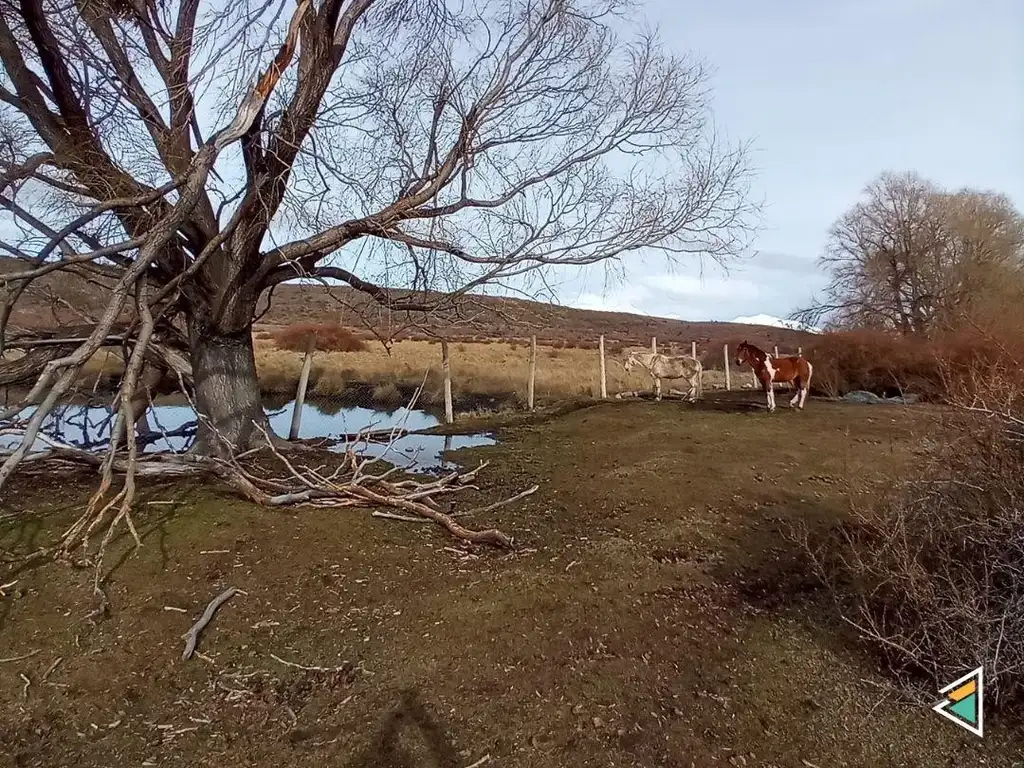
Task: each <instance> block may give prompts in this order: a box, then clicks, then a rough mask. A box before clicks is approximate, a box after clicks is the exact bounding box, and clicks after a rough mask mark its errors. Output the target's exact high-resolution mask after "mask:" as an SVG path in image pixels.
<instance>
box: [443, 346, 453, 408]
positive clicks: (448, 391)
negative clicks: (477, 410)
mask: <svg viewBox="0 0 1024 768" xmlns="http://www.w3.org/2000/svg"><path fill="white" fill-rule="evenodd" d="M441 372H442V373H443V374H444V420H445V422H447V423H448V424H451V423H452V422H453V421H455V406H454V404H453V403H452V367H451V364H450V362H449V358H448V340H447V339H441Z"/></svg>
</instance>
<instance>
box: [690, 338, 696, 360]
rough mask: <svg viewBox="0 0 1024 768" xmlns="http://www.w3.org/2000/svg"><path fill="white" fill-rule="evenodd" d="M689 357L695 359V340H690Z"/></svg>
mask: <svg viewBox="0 0 1024 768" xmlns="http://www.w3.org/2000/svg"><path fill="white" fill-rule="evenodd" d="M690 357H692V358H693V359H694V360H696V359H697V342H696V341H691V342H690Z"/></svg>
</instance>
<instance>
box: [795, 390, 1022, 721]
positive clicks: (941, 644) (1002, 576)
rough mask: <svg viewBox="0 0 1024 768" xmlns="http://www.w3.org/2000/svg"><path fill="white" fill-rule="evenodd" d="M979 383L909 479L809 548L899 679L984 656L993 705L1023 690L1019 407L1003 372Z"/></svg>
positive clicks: (850, 618) (1012, 700)
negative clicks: (982, 386) (982, 394)
mask: <svg viewBox="0 0 1024 768" xmlns="http://www.w3.org/2000/svg"><path fill="white" fill-rule="evenodd" d="M985 383H986V385H987V387H988V395H989V397H988V402H987V403H986V402H985V401H984V399H979V393H978V392H977V391H975V392H974V394H973V395H972V397H971V400H969V401H961V402H960V403H959V408H958V410H957V412H956V413H955V414H954V415H953V416H952V417H951V418H949V419H948V420H947V421H946V422H945V423H944V424H943V430H942V432H941V433H940V440H939V441H938V442H937V444H936V445H935V447H934V449H933V450H932V451H931V452H930V458H929V459H928V461H927V462H926V466H924V467H922V469H921V471H920V472H918V473H915V478H914V479H913V480H910V481H908V482H906V483H904V484H902V485H901V486H899V487H897V488H895V489H894V490H893V491H892V492H891V493H890V494H889V495H888V496H887V497H886V498H884V499H882V500H881V501H880V503H878V504H877V505H876V506H874V507H873V508H871V509H866V510H865V509H860V510H856V511H855V512H854V513H853V515H852V518H851V520H850V521H848V522H847V523H845V524H843V525H842V526H840V527H838V528H837V529H835V530H833V531H831V532H830V534H829V535H828V536H826V537H825V539H824V541H821V540H818V541H816V542H814V543H813V544H810V545H809V547H808V551H809V552H810V553H811V556H812V562H813V566H814V570H815V571H816V574H817V575H818V576H819V577H820V578H821V579H822V580H823V581H824V582H825V583H826V584H827V585H828V586H829V587H830V589H831V590H832V594H833V595H834V597H835V598H836V600H837V603H838V605H839V607H840V609H841V612H842V615H843V618H844V619H845V620H846V621H847V622H849V623H850V624H851V625H853V626H854V627H856V629H857V630H858V631H859V633H860V634H861V636H862V637H863V638H864V639H865V640H866V641H867V642H868V643H869V644H871V645H873V646H874V647H876V648H877V649H878V650H879V651H880V652H881V654H882V656H883V658H884V659H885V661H886V663H887V665H888V667H889V669H890V670H891V671H892V672H893V673H895V674H896V675H897V676H898V677H899V678H901V679H903V680H904V681H909V680H911V679H913V678H914V677H915V676H917V677H920V676H921V675H922V674H923V675H924V676H926V677H929V678H930V679H931V682H932V683H933V684H935V685H941V684H942V683H944V682H946V681H948V679H949V676H950V675H951V674H955V673H956V672H957V671H959V670H963V669H965V668H968V667H974V666H977V665H981V664H983V665H984V667H985V674H986V681H987V688H988V692H989V696H990V701H991V703H992V704H993V705H994V706H996V707H1000V706H1007V705H1012V704H1019V703H1021V702H1022V701H1024V698H1022V694H1024V419H1022V418H1021V417H1022V414H1024V411H1022V410H1020V400H1019V398H1017V397H1016V394H1015V393H1016V392H1017V391H1019V390H1018V389H1017V387H1016V384H1015V383H1014V382H1013V381H1012V380H1008V379H1005V378H999V377H995V378H990V379H988V380H987V381H986V382H985ZM997 403H998V405H996V404H997ZM1007 405H1010V406H1011V407H1009V408H1008V407H1007Z"/></svg>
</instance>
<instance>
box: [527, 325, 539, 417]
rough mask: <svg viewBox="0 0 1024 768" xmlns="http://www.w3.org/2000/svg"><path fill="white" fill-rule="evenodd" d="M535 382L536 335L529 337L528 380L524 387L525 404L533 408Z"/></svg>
mask: <svg viewBox="0 0 1024 768" xmlns="http://www.w3.org/2000/svg"><path fill="white" fill-rule="evenodd" d="M536 383H537V337H536V336H531V337H530V381H529V383H528V384H527V387H526V405H527V407H528V408H529V409H530V410H531V411H532V410H533V403H534V400H533V394H534V387H535V385H536Z"/></svg>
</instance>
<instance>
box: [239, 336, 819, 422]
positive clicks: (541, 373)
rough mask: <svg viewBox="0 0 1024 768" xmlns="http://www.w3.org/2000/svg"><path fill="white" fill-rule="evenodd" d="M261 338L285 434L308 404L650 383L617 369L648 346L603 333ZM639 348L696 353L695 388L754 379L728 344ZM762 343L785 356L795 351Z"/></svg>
mask: <svg viewBox="0 0 1024 768" xmlns="http://www.w3.org/2000/svg"><path fill="white" fill-rule="evenodd" d="M263 341H264V342H265V343H264V346H263V347H262V349H261V348H259V347H258V351H257V365H258V369H259V371H260V378H261V385H262V386H263V388H264V391H265V392H267V393H268V394H269V395H270V401H271V402H275V403H277V404H280V405H284V404H285V403H288V404H289V405H290V407H291V408H292V410H293V412H294V413H296V414H298V416H297V418H296V421H295V422H294V423H293V424H292V425H290V434H291V436H292V437H295V436H301V435H303V434H304V433H306V431H307V430H305V429H303V426H302V420H303V419H304V418H306V416H305V414H307V413H309V412H310V411H318V412H319V413H321V414H323V413H326V414H336V413H338V412H340V411H343V410H346V409H348V410H350V411H353V410H358V411H374V412H381V411H383V412H387V411H390V410H397V409H399V408H401V407H402V406H405V405H406V404H407V403H409V402H410V400H412V399H413V398H414V397H415V406H416V410H417V411H419V412H421V413H423V414H429V415H431V416H432V417H433V418H434V420H435V421H436V422H437V423H451V422H453V421H455V420H457V419H458V418H459V417H460V416H465V415H474V414H477V413H479V412H481V411H493V410H497V409H534V408H537V407H539V406H542V405H545V404H550V403H553V402H557V401H561V400H565V399H569V398H576V397H586V398H615V397H621V396H623V395H636V394H637V393H642V392H645V391H652V389H653V382H652V379H651V377H650V375H649V374H648V373H646V372H645V371H644V370H642V369H634V370H633V371H632V372H627V371H626V369H625V367H624V362H625V356H626V353H627V352H629V351H631V350H646V349H648V347H647V346H646V345H638V344H630V343H628V342H624V341H621V340H615V339H608V338H606V337H604V336H598V337H596V338H594V339H593V340H592V341H587V340H583V341H581V340H576V341H574V342H573V343H572V344H568V343H565V342H562V341H554V342H547V343H539V342H538V339H537V337H535V336H534V337H531V338H529V339H523V338H511V339H494V338H488V339H482V340H474V341H465V340H460V341H449V340H445V339H410V340H404V341H399V342H397V343H394V344H392V345H391V346H390V347H389V348H385V347H384V346H383V345H380V344H367V345H364V346H363V347H362V348H358V349H349V350H345V351H338V350H330V349H322V348H321V346H328V345H327V344H323V345H322V344H321V343H320V341H319V340H314V339H313V338H312V337H309V338H307V339H306V341H305V349H304V350H302V351H299V350H297V349H294V346H296V345H293V348H292V349H282V348H281V347H279V346H276V345H275V342H274V341H273V340H271V339H270V338H269V337H267V338H264V339H263ZM649 348H650V349H651V350H653V351H657V352H661V353H663V354H666V355H670V356H688V357H695V358H696V359H698V360H700V361H701V363H702V366H703V368H704V372H703V376H702V387H703V389H704V390H705V391H714V390H730V389H745V388H750V387H754V386H758V384H757V382H756V380H755V378H754V376H753V373H752V371H750V370H749V368H747V369H746V373H745V374H744V373H743V372H741V371H737V370H736V366H735V362H734V360H733V359H732V358H733V357H734V355H735V350H732V351H730V349H729V345H728V344H724V345H721V346H718V345H714V346H709V345H703V346H702V345H701V344H699V343H698V342H696V341H693V342H691V343H690V344H689V345H680V344H678V343H674V344H668V345H662V346H659V344H658V341H657V339H656V338H653V339H651V342H650V347H649ZM771 351H772V352H773V353H774V354H775V355H779V354H783V355H785V354H802V351H803V350H802V349H800V348H797V349H795V350H792V351H786V350H780V349H778V347H774V348H773V349H772V350H771ZM668 383H670V382H668ZM683 386H686V385H685V384H684V385H683ZM314 418H317V416H314Z"/></svg>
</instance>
